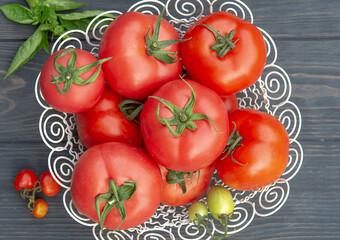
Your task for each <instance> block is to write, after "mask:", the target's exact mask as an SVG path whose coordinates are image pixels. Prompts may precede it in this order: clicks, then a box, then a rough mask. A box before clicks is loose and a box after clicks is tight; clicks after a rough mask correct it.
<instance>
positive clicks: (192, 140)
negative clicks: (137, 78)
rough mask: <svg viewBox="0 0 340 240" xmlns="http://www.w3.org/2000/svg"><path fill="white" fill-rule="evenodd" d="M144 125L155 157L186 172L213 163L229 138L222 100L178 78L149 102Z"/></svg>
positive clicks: (145, 136)
mask: <svg viewBox="0 0 340 240" xmlns="http://www.w3.org/2000/svg"><path fill="white" fill-rule="evenodd" d="M156 98H157V99H156ZM140 126H141V130H142V135H143V139H144V143H145V146H146V148H147V150H148V152H149V154H150V155H151V157H152V158H153V159H155V160H156V161H157V162H158V163H159V164H160V165H162V166H164V167H166V168H168V169H171V170H175V171H182V172H191V171H196V170H199V169H202V168H204V167H207V166H209V165H210V164H212V163H213V162H214V161H215V159H216V158H217V157H218V156H219V155H220V154H221V152H222V151H223V149H224V147H225V145H226V143H227V141H228V136H229V127H228V114H227V112H226V109H225V106H224V103H223V101H222V99H221V97H220V96H219V95H218V94H217V93H215V92H214V91H212V90H211V89H209V88H207V87H205V86H203V85H201V84H199V83H197V82H195V81H191V80H187V82H186V81H184V80H182V79H177V80H174V81H171V82H168V83H166V84H164V85H163V86H162V87H160V88H159V89H158V90H157V91H156V92H155V93H154V94H153V96H152V97H149V98H148V100H147V101H146V102H145V105H144V107H143V110H142V113H141V118H140Z"/></svg>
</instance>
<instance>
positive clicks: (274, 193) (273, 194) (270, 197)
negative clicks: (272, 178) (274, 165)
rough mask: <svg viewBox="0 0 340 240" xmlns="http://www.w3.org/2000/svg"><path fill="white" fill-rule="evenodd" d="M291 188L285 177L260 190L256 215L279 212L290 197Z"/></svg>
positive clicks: (264, 215) (263, 215)
mask: <svg viewBox="0 0 340 240" xmlns="http://www.w3.org/2000/svg"><path fill="white" fill-rule="evenodd" d="M289 190H290V188H289V183H288V182H287V181H286V180H285V179H283V178H280V179H278V180H277V181H276V182H274V183H273V184H271V185H269V186H267V187H265V188H262V189H261V190H259V191H260V194H259V198H258V202H257V203H258V205H255V211H256V215H257V216H260V217H267V216H270V215H272V214H274V213H275V212H277V211H278V210H279V209H280V208H281V207H282V206H283V204H284V203H285V202H286V200H287V199H288V195H289Z"/></svg>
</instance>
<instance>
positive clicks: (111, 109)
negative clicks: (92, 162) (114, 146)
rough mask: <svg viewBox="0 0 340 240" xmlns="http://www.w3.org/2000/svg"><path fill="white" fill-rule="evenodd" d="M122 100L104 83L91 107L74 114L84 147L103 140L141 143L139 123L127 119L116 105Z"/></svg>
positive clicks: (138, 145) (137, 144)
mask: <svg viewBox="0 0 340 240" xmlns="http://www.w3.org/2000/svg"><path fill="white" fill-rule="evenodd" d="M123 100H124V98H123V97H122V96H120V95H118V94H117V93H115V92H114V91H113V90H112V89H111V88H110V86H108V85H106V86H105V89H104V92H103V94H102V95H101V97H100V99H99V100H98V101H97V103H96V104H95V105H94V106H93V107H92V108H90V109H89V110H87V111H84V112H81V113H78V114H76V115H75V119H76V126H77V131H78V136H79V139H80V141H81V142H82V144H83V145H84V146H85V147H86V148H90V147H92V146H94V145H97V144H100V143H105V142H124V143H129V144H132V145H135V146H137V147H141V146H142V145H143V138H142V133H141V131H140V127H139V125H138V124H137V123H135V122H134V121H129V120H127V118H126V116H125V115H124V114H123V113H122V112H121V111H120V109H119V107H118V104H119V103H120V102H121V101H123Z"/></svg>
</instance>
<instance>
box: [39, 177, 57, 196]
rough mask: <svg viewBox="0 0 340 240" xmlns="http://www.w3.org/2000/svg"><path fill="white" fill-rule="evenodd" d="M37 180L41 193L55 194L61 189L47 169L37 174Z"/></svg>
mask: <svg viewBox="0 0 340 240" xmlns="http://www.w3.org/2000/svg"><path fill="white" fill-rule="evenodd" d="M39 182H40V185H41V189H42V191H43V193H44V194H45V195H46V196H49V197H52V196H54V195H57V194H58V192H59V191H60V189H61V186H60V185H59V184H58V183H57V182H56V181H55V180H54V178H53V177H52V175H51V173H50V172H49V171H46V172H43V173H42V174H41V175H40V176H39Z"/></svg>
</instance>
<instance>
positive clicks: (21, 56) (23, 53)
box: [5, 28, 46, 78]
mask: <svg viewBox="0 0 340 240" xmlns="http://www.w3.org/2000/svg"><path fill="white" fill-rule="evenodd" d="M44 36H45V33H44V31H41V30H40V28H38V29H37V30H36V31H35V32H34V33H33V34H32V36H30V37H29V38H28V39H27V40H26V41H25V42H24V43H23V44H22V45H21V47H20V48H19V50H18V51H17V53H16V55H15V57H14V59H13V61H12V63H11V65H10V67H9V69H8V72H7V74H6V76H5V78H6V77H8V76H9V75H10V74H12V73H13V72H14V71H16V70H17V69H19V68H20V67H22V66H23V65H24V64H25V63H27V62H28V61H29V60H30V59H32V58H33V57H34V55H35V54H36V53H37V52H38V51H40V49H41V48H42V47H43V45H44V44H42V43H43V42H44V41H46V40H44Z"/></svg>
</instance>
